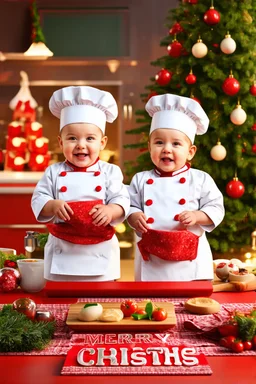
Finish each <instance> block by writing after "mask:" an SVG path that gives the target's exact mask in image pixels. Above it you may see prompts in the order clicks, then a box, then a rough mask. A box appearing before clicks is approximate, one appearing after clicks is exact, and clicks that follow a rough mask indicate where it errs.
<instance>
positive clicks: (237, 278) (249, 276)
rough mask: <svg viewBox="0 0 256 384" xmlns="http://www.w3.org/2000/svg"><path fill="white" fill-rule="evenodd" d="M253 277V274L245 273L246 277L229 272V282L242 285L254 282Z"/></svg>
mask: <svg viewBox="0 0 256 384" xmlns="http://www.w3.org/2000/svg"><path fill="white" fill-rule="evenodd" d="M254 279H255V276H254V274H253V273H247V274H246V275H236V274H234V273H232V272H229V277H228V280H229V281H239V282H243V283H247V282H248V281H251V280H254Z"/></svg>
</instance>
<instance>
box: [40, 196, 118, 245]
mask: <svg viewBox="0 0 256 384" xmlns="http://www.w3.org/2000/svg"><path fill="white" fill-rule="evenodd" d="M68 204H69V206H70V207H71V208H72V210H73V212H74V214H73V215H72V216H71V219H70V221H69V222H67V223H59V224H47V227H48V229H49V232H50V233H51V234H52V235H53V236H55V237H58V238H59V239H62V240H65V241H68V242H70V243H74V244H81V245H88V244H98V243H101V242H103V241H106V240H110V239H111V238H112V237H113V236H114V233H115V230H114V228H113V227H111V225H107V226H106V227H104V226H100V227H98V226H96V225H94V224H92V221H93V220H92V217H91V216H90V215H89V212H90V211H91V209H92V208H93V207H94V206H95V205H97V204H102V200H94V201H77V202H72V203H68Z"/></svg>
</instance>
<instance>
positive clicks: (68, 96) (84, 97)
mask: <svg viewBox="0 0 256 384" xmlns="http://www.w3.org/2000/svg"><path fill="white" fill-rule="evenodd" d="M49 109H50V111H51V113H52V114H53V115H54V116H56V117H58V118H59V119H60V130H61V129H62V128H63V127H64V126H65V125H67V124H72V123H90V124H94V125H96V126H97V127H99V128H100V129H101V131H102V132H103V134H104V133H105V126H106V121H107V122H108V123H113V121H114V120H115V119H116V118H117V115H118V110H117V104H116V101H115V99H114V97H113V96H112V95H111V93H109V92H105V91H101V90H100V89H97V88H93V87H88V86H80V87H65V88H62V89H59V90H57V91H55V92H54V93H53V95H52V97H51V98H50V101H49Z"/></svg>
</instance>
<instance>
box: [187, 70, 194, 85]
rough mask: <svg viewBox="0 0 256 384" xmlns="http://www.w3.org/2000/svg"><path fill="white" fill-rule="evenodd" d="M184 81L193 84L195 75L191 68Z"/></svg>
mask: <svg viewBox="0 0 256 384" xmlns="http://www.w3.org/2000/svg"><path fill="white" fill-rule="evenodd" d="M185 81H186V83H187V84H195V83H196V76H195V75H194V74H193V72H192V70H191V71H190V73H189V74H188V75H187V77H186V78H185Z"/></svg>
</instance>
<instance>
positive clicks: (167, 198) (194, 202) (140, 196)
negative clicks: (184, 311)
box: [128, 94, 224, 281]
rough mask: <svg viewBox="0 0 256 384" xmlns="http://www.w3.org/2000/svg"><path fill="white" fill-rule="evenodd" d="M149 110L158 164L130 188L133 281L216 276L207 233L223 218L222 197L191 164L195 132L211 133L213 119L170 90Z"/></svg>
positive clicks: (152, 152) (136, 178)
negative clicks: (133, 246)
mask: <svg viewBox="0 0 256 384" xmlns="http://www.w3.org/2000/svg"><path fill="white" fill-rule="evenodd" d="M146 110H147V112H148V113H149V115H150V116H151V117H152V122H151V128H150V137H149V143H148V147H149V152H150V156H151V160H152V162H153V164H154V166H155V168H154V169H152V170H149V171H144V172H140V173H137V174H136V175H135V176H134V177H133V179H132V181H131V185H130V187H129V193H130V198H131V209H130V212H129V216H128V222H129V224H130V226H131V227H132V228H134V229H135V231H136V234H137V235H138V236H137V244H136V256H135V280H137V281H191V280H203V279H212V278H213V263H212V254H211V249H210V246H209V243H208V241H207V238H206V235H205V231H206V232H211V231H212V230H213V229H214V228H215V227H216V226H217V225H219V224H220V222H221V221H222V220H223V217H224V206H223V196H222V194H221V192H220V191H219V189H218V188H217V186H216V184H215V182H214V180H213V179H212V178H211V176H209V175H208V174H207V173H205V172H203V171H200V170H198V169H193V168H190V163H189V162H190V161H191V160H192V158H193V157H194V155H195V153H196V149H197V148H196V146H195V145H194V144H193V143H194V138H195V135H196V134H197V135H202V134H204V133H205V132H206V131H207V129H208V124H209V119H208V117H207V115H206V114H205V112H204V110H203V108H202V107H201V106H200V104H199V103H198V102H196V101H195V100H193V99H190V98H187V97H181V96H177V95H171V94H164V95H159V96H153V97H151V98H150V100H149V101H148V102H147V104H146Z"/></svg>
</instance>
